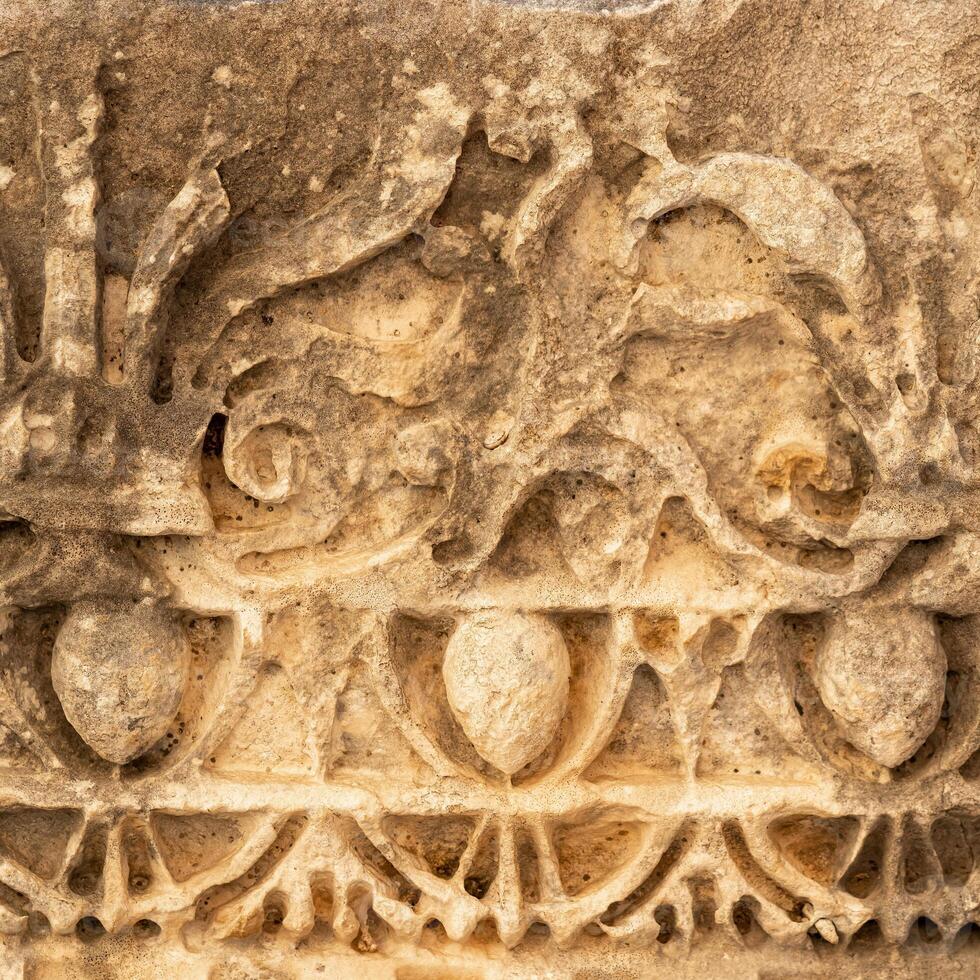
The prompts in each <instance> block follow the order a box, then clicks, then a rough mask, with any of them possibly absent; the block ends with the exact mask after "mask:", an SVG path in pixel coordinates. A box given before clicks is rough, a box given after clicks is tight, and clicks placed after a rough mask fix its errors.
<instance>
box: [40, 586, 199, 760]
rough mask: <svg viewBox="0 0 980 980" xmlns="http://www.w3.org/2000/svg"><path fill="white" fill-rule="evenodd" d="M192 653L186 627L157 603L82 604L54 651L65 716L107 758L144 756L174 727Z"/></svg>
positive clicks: (75, 608) (53, 678) (69, 618)
mask: <svg viewBox="0 0 980 980" xmlns="http://www.w3.org/2000/svg"><path fill="white" fill-rule="evenodd" d="M189 664H190V647H189V645H188V642H187V638H186V636H185V635H184V631H183V628H182V625H181V623H180V620H179V619H178V618H177V617H175V616H174V615H173V614H172V613H171V612H170V611H169V610H167V609H165V608H161V607H159V606H155V605H154V604H152V603H151V602H150V600H144V601H142V602H135V603H130V604H120V605H115V604H109V603H93V602H79V603H76V604H75V605H74V606H72V608H71V609H70V610H69V612H68V615H67V616H66V617H65V621H64V623H62V626H61V629H60V631H59V633H58V638H57V640H56V641H55V644H54V652H53V655H52V658H51V682H52V685H53V686H54V690H55V692H56V693H57V695H58V698H59V699H60V701H61V706H62V708H64V711H65V717H66V718H67V719H68V721H69V722H70V723H71V725H72V727H73V728H74V729H75V730H76V731H77V732H78V734H79V735H81V737H82V738H83V739H84V740H85V741H86V742H87V743H88V744H89V745H90V746H91V747H92V748H93V749H95V751H96V752H98V754H99V755H101V756H102V758H104V759H107V760H109V761H110V762H117V763H124V762H129V761H130V760H131V759H134V758H136V757H137V756H139V755H142V754H143V753H144V752H145V751H146V750H147V749H149V748H150V746H152V745H153V744H154V743H155V742H157V741H158V740H159V739H160V738H161V737H162V736H163V735H164V733H165V732H166V730H167V727H168V726H169V725H170V724H171V722H172V721H173V718H174V714H175V713H176V711H177V707H178V705H179V704H180V701H181V698H182V697H183V693H184V683H185V681H186V679H187V669H188V666H189Z"/></svg>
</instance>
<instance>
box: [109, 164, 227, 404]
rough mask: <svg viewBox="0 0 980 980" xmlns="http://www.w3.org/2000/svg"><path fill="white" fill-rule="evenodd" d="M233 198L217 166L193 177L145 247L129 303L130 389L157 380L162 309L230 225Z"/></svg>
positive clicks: (127, 365) (127, 357) (127, 366)
mask: <svg viewBox="0 0 980 980" xmlns="http://www.w3.org/2000/svg"><path fill="white" fill-rule="evenodd" d="M229 216H230V209H229V204H228V195H227V194H226V193H225V189H224V187H222V185H221V177H220V176H219V175H218V171H217V170H216V169H215V168H213V167H212V168H210V169H205V168H202V169H200V170H198V171H197V172H196V173H194V174H192V175H191V177H190V178H188V180H187V183H185V184H184V186H183V187H182V188H181V190H180V192H179V193H178V194H177V196H176V197H175V198H174V199H173V200H172V201H171V202H170V203H169V204H168V205H167V207H166V209H165V210H164V212H163V214H162V215H161V216H160V218H159V219H158V220H157V222H156V224H155V225H154V226H153V228H152V229H151V231H150V234H149V236H148V237H147V239H146V241H144V243H143V246H142V248H141V249H140V254H139V258H138V260H137V262H136V271H135V272H134V273H133V278H132V281H131V283H130V286H129V296H128V299H127V304H126V347H125V361H124V363H125V367H124V375H125V378H126V381H127V382H128V383H129V384H131V385H138V386H140V387H148V386H149V384H150V383H151V382H152V380H153V372H154V370H155V369H156V359H157V356H158V352H159V342H160V335H161V333H162V330H163V327H164V322H163V320H162V312H163V311H162V307H163V305H164V303H165V301H166V298H167V296H168V294H169V293H170V292H172V290H173V289H174V287H175V286H176V284H177V282H178V281H179V279H180V277H181V276H182V275H183V273H184V271H185V270H186V269H187V266H188V265H189V263H190V261H191V259H192V258H193V257H194V255H195V254H196V253H198V252H199V251H201V250H202V249H204V248H207V246H208V245H210V244H211V243H212V242H213V241H214V240H215V239H216V238H217V237H218V235H219V234H220V233H221V231H222V230H223V229H224V227H225V226H226V225H227V223H228V219H229Z"/></svg>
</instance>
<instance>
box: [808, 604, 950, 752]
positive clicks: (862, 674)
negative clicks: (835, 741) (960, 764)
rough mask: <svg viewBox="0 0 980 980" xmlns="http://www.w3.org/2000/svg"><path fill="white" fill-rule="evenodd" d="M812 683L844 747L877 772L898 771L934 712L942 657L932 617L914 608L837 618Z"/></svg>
mask: <svg viewBox="0 0 980 980" xmlns="http://www.w3.org/2000/svg"><path fill="white" fill-rule="evenodd" d="M814 680H815V682H816V685H817V689H818V691H819V692H820V697H821V698H822V699H823V703H824V704H825V705H826V706H827V708H829V709H830V711H831V713H832V714H833V715H834V717H835V719H836V720H837V723H838V725H839V726H840V728H841V731H842V733H843V734H844V736H845V737H846V738H847V739H848V741H849V742H850V743H851V744H852V745H854V746H856V747H857V748H858V749H860V750H861V751H862V752H864V753H865V754H866V755H869V756H870V757H871V758H872V759H874V760H875V761H876V762H879V763H881V764H882V765H883V766H889V767H892V766H897V765H899V764H900V763H902V762H904V761H905V760H906V759H908V758H909V756H911V755H913V754H914V753H915V751H916V749H917V748H918V747H919V746H920V745H921V744H922V743H923V742H924V741H925V739H926V738H927V737H928V736H929V734H930V732H931V731H932V730H933V728H935V726H936V723H937V722H938V720H939V713H940V711H941V710H942V705H943V697H944V695H945V686H946V654H945V652H944V651H943V648H942V646H941V644H940V642H939V634H938V631H937V629H936V624H935V621H934V620H933V617H932V616H930V615H929V614H927V613H924V612H922V611H921V610H918V609H903V610H881V611H880V612H874V613H868V614H863V615H860V614H855V613H853V612H843V613H838V614H837V615H836V616H835V617H834V619H833V621H832V622H831V624H830V627H829V629H828V631H827V634H826V636H825V637H824V642H823V645H822V647H821V649H820V650H819V652H818V654H817V660H816V664H815V672H814Z"/></svg>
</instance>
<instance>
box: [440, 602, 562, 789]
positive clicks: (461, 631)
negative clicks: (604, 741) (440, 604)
mask: <svg viewBox="0 0 980 980" xmlns="http://www.w3.org/2000/svg"><path fill="white" fill-rule="evenodd" d="M570 672H571V668H570V665H569V659H568V649H567V647H566V646H565V640H564V639H563V637H562V635H561V633H560V632H559V631H558V629H557V628H556V627H555V626H553V625H552V624H551V623H550V622H549V621H548V620H547V619H545V618H544V617H542V616H532V615H525V614H521V613H511V612H498V611H487V612H480V613H477V614H475V615H473V616H471V617H469V618H468V619H467V620H465V621H464V622H463V623H462V624H461V625H460V626H459V628H458V629H457V630H456V632H455V633H454V634H453V636H452V638H451V639H450V641H449V645H448V646H447V648H446V657H445V660H444V661H443V666H442V674H443V678H444V680H445V683H446V694H447V696H448V699H449V706H450V708H451V709H452V712H453V714H454V715H455V717H456V720H457V721H458V722H459V724H460V726H461V727H462V729H463V731H464V732H465V733H466V736H467V738H469V740H470V741H471V742H472V743H473V745H474V746H475V747H476V750H477V752H479V753H480V755H481V756H482V757H483V758H484V759H486V760H487V762H489V763H490V764H491V765H493V766H495V767H496V768H497V769H499V770H500V771H501V772H504V773H506V774H507V775H512V774H513V773H515V772H517V771H518V770H519V769H521V768H523V767H524V766H526V765H527V764H528V763H529V762H530V761H531V760H532V759H534V758H536V757H537V756H538V755H540V754H541V752H543V751H544V750H545V748H547V746H548V744H549V743H550V742H551V740H552V739H553V738H554V737H555V733H556V732H557V731H558V726H559V725H560V723H561V720H562V718H563V717H564V715H565V711H566V710H567V707H568V677H569V674H570Z"/></svg>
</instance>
